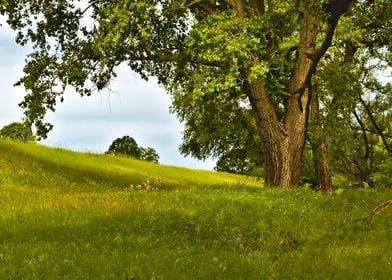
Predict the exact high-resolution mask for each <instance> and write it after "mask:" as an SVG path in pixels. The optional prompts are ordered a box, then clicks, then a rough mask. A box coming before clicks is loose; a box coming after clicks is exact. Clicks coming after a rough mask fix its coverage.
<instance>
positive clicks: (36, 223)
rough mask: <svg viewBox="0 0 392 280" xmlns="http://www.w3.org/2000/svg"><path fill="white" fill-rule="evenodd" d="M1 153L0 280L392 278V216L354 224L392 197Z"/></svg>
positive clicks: (117, 161)
mask: <svg viewBox="0 0 392 280" xmlns="http://www.w3.org/2000/svg"><path fill="white" fill-rule="evenodd" d="M0 154H1V155H2V156H1V158H0V279H390V276H391V275H392V261H391V260H392V252H391V248H392V232H391V231H392V230H391V229H392V219H391V218H392V211H389V210H388V209H387V210H386V211H384V212H382V213H380V214H379V215H377V216H375V217H374V218H372V219H368V220H362V219H361V218H362V217H364V216H365V215H366V214H367V213H368V212H369V211H370V210H371V209H372V208H373V207H374V206H375V205H377V204H378V203H379V202H381V201H383V200H386V199H388V198H390V197H391V194H392V192H388V191H384V192H377V191H372V190H356V191H344V192H343V193H341V194H339V195H323V194H320V193H315V192H313V191H310V190H306V189H297V190H281V189H267V188H262V187H261V186H260V182H258V181H254V180H251V179H248V178H245V177H240V176H232V175H228V174H217V173H214V172H206V171H196V170H190V169H183V168H175V167H168V166H161V165H156V164H151V163H145V162H140V161H134V160H129V159H124V158H117V157H112V156H102V155H93V154H80V153H73V152H69V151H65V150H60V149H49V148H46V147H42V146H38V145H32V144H27V145H26V144H19V143H13V142H4V141H0ZM158 178H159V179H160V180H159V181H158V180H156V179H158ZM147 181H149V183H146V182H147ZM148 185H154V187H156V188H151V189H150V188H148ZM131 186H133V187H131ZM138 186H139V187H138Z"/></svg>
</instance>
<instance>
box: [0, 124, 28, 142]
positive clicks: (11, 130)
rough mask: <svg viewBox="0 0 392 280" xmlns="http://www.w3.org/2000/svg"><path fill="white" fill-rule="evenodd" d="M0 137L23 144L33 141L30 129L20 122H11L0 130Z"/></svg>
mask: <svg viewBox="0 0 392 280" xmlns="http://www.w3.org/2000/svg"><path fill="white" fill-rule="evenodd" d="M0 137H1V138H5V139H11V140H18V141H23V142H28V141H35V138H34V135H33V132H32V131H31V128H30V127H29V126H27V125H26V124H24V123H21V122H13V123H10V124H9V125H6V126H4V127H3V128H2V129H1V130H0Z"/></svg>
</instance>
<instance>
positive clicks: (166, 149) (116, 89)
mask: <svg viewBox="0 0 392 280" xmlns="http://www.w3.org/2000/svg"><path fill="white" fill-rule="evenodd" d="M29 51H30V49H29V47H21V46H19V45H17V44H16V43H15V33H14V32H13V31H12V30H10V29H9V28H8V27H7V26H6V25H4V24H3V26H0V128H1V127H3V126H4V125H7V124H9V123H11V122H15V121H20V120H21V119H22V118H23V111H22V109H21V108H19V106H18V103H19V102H21V101H22V99H23V96H24V89H23V87H14V86H13V85H14V84H15V82H17V81H18V79H19V78H20V77H21V76H22V75H23V66H24V62H25V58H26V55H27V54H28V53H29ZM117 74H118V77H117V78H116V79H115V80H114V81H113V82H112V83H111V85H110V86H109V88H110V90H104V91H102V92H96V93H95V94H94V95H93V96H90V97H80V96H79V95H77V94H76V93H74V92H73V91H72V90H70V91H68V92H67V94H66V95H65V100H64V102H63V103H60V102H59V103H58V104H57V107H56V112H55V113H51V112H50V113H48V114H47V117H46V120H48V121H49V122H50V123H51V124H53V125H54V128H53V130H52V131H51V132H50V133H49V134H48V138H47V139H46V140H43V141H41V143H42V144H44V145H47V146H53V147H62V148H66V149H71V150H75V151H86V152H95V153H103V152H105V151H106V150H107V149H108V147H109V146H110V144H111V143H112V142H113V140H115V139H116V138H118V137H122V136H125V135H129V136H131V137H133V138H134V139H135V140H136V142H137V143H138V144H139V145H140V146H143V147H152V148H154V149H155V150H156V151H157V153H158V155H159V156H160V160H159V161H160V163H161V164H167V165H175V166H185V167H191V168H198V169H209V170H211V169H213V167H214V166H215V161H213V160H212V159H208V160H206V161H198V160H195V159H192V158H191V157H189V156H188V157H184V156H183V155H181V154H180V152H179V150H178V147H179V145H180V144H181V139H182V130H183V125H182V124H181V123H180V122H179V121H178V120H177V118H176V116H175V115H173V114H170V113H169V107H170V104H171V101H170V97H169V95H168V94H167V93H166V92H165V90H164V89H163V88H161V87H159V86H158V84H157V82H156V80H154V79H150V80H149V81H148V82H146V81H144V80H142V79H141V78H140V77H139V76H138V75H137V74H136V73H133V72H132V71H131V70H129V69H128V68H126V67H125V66H120V67H119V69H118V71H117Z"/></svg>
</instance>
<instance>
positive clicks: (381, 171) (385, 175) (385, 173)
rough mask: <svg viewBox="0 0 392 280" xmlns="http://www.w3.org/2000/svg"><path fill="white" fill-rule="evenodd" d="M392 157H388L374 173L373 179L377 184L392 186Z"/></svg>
mask: <svg viewBox="0 0 392 280" xmlns="http://www.w3.org/2000/svg"><path fill="white" fill-rule="evenodd" d="M391 174H392V159H388V160H386V161H385V162H383V163H382V164H381V165H380V166H379V167H378V170H377V172H375V173H374V175H373V176H372V179H373V181H374V184H375V185H376V186H382V187H388V188H391V187H392V176H391Z"/></svg>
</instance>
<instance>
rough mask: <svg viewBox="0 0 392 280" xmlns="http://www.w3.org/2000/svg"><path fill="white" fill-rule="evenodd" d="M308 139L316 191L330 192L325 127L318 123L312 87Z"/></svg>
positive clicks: (316, 104) (314, 93) (316, 95)
mask: <svg viewBox="0 0 392 280" xmlns="http://www.w3.org/2000/svg"><path fill="white" fill-rule="evenodd" d="M308 139H309V142H310V145H311V146H312V153H313V163H314V173H315V176H316V181H317V189H319V190H322V191H325V192H332V191H333V186H332V179H331V169H330V164H329V157H328V144H327V141H326V139H327V137H326V132H325V127H323V126H322V124H321V121H320V107H319V99H318V94H317V89H316V88H315V87H314V90H313V96H312V105H311V120H310V126H309V133H308Z"/></svg>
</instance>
